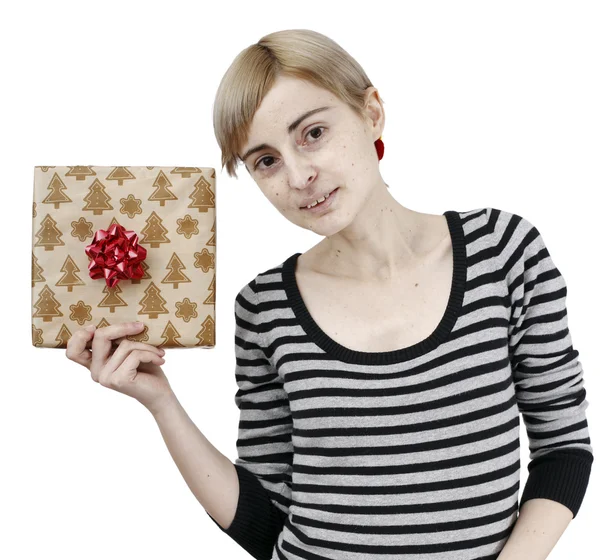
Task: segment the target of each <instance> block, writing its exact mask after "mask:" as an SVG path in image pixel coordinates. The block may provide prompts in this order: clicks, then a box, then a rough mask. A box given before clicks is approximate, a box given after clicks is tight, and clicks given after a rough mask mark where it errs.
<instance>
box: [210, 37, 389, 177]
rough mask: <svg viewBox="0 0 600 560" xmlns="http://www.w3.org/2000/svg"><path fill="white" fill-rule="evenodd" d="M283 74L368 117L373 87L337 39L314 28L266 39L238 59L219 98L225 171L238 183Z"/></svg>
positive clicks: (216, 109)
mask: <svg viewBox="0 0 600 560" xmlns="http://www.w3.org/2000/svg"><path fill="white" fill-rule="evenodd" d="M278 76H289V77H296V78H300V79H303V80H306V81H308V82H311V83H313V84H315V85H316V86H319V87H321V88H323V89H326V90H328V91H330V92H332V93H333V94H334V95H336V96H337V97H338V98H339V99H341V100H342V101H343V102H344V103H346V104H347V105H348V106H349V107H350V108H351V109H352V110H353V111H354V112H355V113H356V114H357V115H358V116H359V117H360V118H361V119H363V120H364V119H365V112H364V101H365V98H364V93H365V90H366V89H367V88H368V87H371V86H372V85H373V84H372V83H371V81H370V80H369V78H368V76H367V75H366V73H365V71H364V70H363V69H362V67H361V66H360V64H358V62H356V60H354V58H352V56H350V55H349V54H348V53H347V52H346V51H345V50H344V49H343V48H342V47H340V46H339V45H338V44H337V43H336V42H335V41H333V40H332V39H330V38H329V37H326V36H325V35H322V34H321V33H317V32H316V31H312V30H310V29H288V30H283V31H277V32H275V33H270V34H269V35H265V36H264V37H263V38H262V39H260V40H259V41H258V43H256V44H254V45H250V46H249V47H247V48H246V49H244V50H243V51H242V52H241V53H240V54H238V55H237V56H236V58H235V59H234V61H233V62H232V64H231V66H230V67H229V68H228V69H227V72H225V75H224V76H223V78H222V80H221V83H220V84H219V88H218V90H217V94H216V96H215V102H214V106H213V126H214V130H215V136H216V139H217V143H218V145H219V148H220V149H221V164H222V168H223V167H224V168H226V169H227V173H228V174H229V176H230V177H235V178H236V179H237V173H236V167H237V165H238V162H239V163H241V155H240V151H241V148H242V146H244V144H245V143H246V141H247V138H248V132H249V129H250V124H251V122H252V119H253V117H254V114H255V112H256V110H257V109H258V107H259V105H260V103H261V101H262V100H263V98H264V97H265V95H266V94H267V93H268V91H269V90H270V89H271V87H272V86H273V83H274V82H275V80H276V79H277V77H278ZM380 99H381V96H380ZM381 102H382V103H383V99H381Z"/></svg>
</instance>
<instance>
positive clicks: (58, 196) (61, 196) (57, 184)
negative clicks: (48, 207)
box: [42, 173, 73, 209]
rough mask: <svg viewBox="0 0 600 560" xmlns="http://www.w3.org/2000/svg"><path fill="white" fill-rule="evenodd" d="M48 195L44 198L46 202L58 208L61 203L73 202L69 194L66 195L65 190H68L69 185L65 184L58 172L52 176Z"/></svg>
mask: <svg viewBox="0 0 600 560" xmlns="http://www.w3.org/2000/svg"><path fill="white" fill-rule="evenodd" d="M48 190H49V191H50V192H49V193H48V196H47V197H46V198H44V200H42V202H45V203H46V204H54V208H56V209H58V208H59V207H60V204H61V203H63V204H64V203H65V202H73V201H72V200H71V199H70V198H69V197H68V195H66V194H65V193H64V192H63V191H65V190H67V185H65V184H64V183H63V181H62V179H61V178H60V177H59V176H58V173H55V174H54V175H53V176H52V180H51V181H50V184H49V185H48Z"/></svg>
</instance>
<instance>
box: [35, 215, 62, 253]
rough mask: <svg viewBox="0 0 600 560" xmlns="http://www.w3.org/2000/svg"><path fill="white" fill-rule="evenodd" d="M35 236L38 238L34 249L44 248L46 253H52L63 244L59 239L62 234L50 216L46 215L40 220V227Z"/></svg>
mask: <svg viewBox="0 0 600 560" xmlns="http://www.w3.org/2000/svg"><path fill="white" fill-rule="evenodd" d="M35 235H36V237H37V238H38V241H37V243H36V244H35V247H44V249H46V251H54V247H58V246H61V245H64V244H65V242H64V241H63V240H62V239H61V237H62V232H61V231H60V230H59V229H58V228H57V227H56V222H55V221H54V220H53V219H52V216H50V214H46V217H45V218H44V219H43V220H42V226H41V227H40V229H39V230H38V232H37V233H36V234H35Z"/></svg>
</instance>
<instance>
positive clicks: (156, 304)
mask: <svg viewBox="0 0 600 560" xmlns="http://www.w3.org/2000/svg"><path fill="white" fill-rule="evenodd" d="M144 294H145V296H144V297H143V298H142V299H141V300H140V301H139V302H138V303H139V304H140V305H141V306H142V309H141V310H140V311H139V312H138V315H142V314H144V315H148V318H149V319H156V318H157V317H158V315H159V314H163V313H168V312H169V311H168V309H167V308H166V307H165V304H166V303H167V300H166V299H164V298H163V297H162V296H161V295H160V289H159V288H158V287H157V286H156V284H155V283H154V282H150V285H149V286H148V287H147V288H146V289H145V290H144Z"/></svg>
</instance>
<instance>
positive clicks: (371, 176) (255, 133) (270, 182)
mask: <svg viewBox="0 0 600 560" xmlns="http://www.w3.org/2000/svg"><path fill="white" fill-rule="evenodd" d="M323 107H326V109H323V110H321V111H318V112H314V113H313V114H311V115H309V116H307V117H306V118H304V119H302V120H301V121H298V119H299V118H300V117H302V116H303V115H305V114H306V113H308V112H309V111H314V110H315V109H321V108H323ZM365 111H366V113H367V115H368V118H367V120H366V121H363V120H361V118H360V117H359V116H358V115H357V114H356V113H355V112H354V111H353V110H352V109H351V108H350V107H349V106H348V105H346V104H345V103H344V102H342V101H340V100H339V99H338V98H337V97H336V96H335V95H333V94H332V93H330V92H329V91H327V90H324V89H321V88H319V87H317V86H315V85H313V84H311V83H309V82H306V81H304V80H299V79H297V78H290V77H279V78H278V79H277V81H276V82H275V84H274V86H273V87H272V88H271V90H270V91H269V92H268V93H267V95H266V96H265V98H264V99H263V101H262V103H261V105H260V106H259V108H258V110H257V111H256V114H255V115H254V119H253V121H252V123H251V128H250V132H249V136H248V140H247V142H246V144H245V145H244V146H243V147H242V150H241V152H240V155H241V156H242V157H244V156H245V155H246V154H247V153H248V152H251V153H250V154H249V155H247V156H246V157H245V159H244V164H245V165H246V169H247V170H248V172H249V173H250V175H251V176H252V178H253V179H254V181H255V182H256V184H257V185H258V187H259V188H260V190H261V191H262V192H263V194H264V195H265V196H266V197H267V199H268V200H269V201H270V202H271V203H272V204H273V206H275V208H277V210H279V212H280V213H281V214H282V215H283V216H285V217H286V218H287V219H288V220H290V221H291V222H293V223H294V224H296V225H298V226H300V227H302V228H305V229H309V230H312V231H314V232H315V233H318V234H320V235H325V236H330V235H333V234H335V233H337V232H339V231H341V230H343V229H344V228H345V227H347V226H348V225H350V224H351V223H352V222H353V221H354V219H355V217H356V216H357V214H359V213H360V212H361V210H362V209H363V208H365V206H366V205H367V202H368V199H369V198H370V196H371V194H372V192H373V189H374V186H375V185H383V188H384V189H385V184H384V183H383V181H382V178H381V175H380V173H379V160H378V159H377V153H376V150H375V146H374V142H375V140H377V139H378V138H379V137H380V136H381V134H382V131H383V124H384V115H383V107H382V105H381V102H380V99H379V95H378V93H377V90H376V89H375V88H374V87H372V88H369V89H368V90H366V91H365ZM292 125H293V126H292ZM289 128H293V130H291V131H290V130H289ZM263 144H264V145H265V146H263V147H260V149H259V150H257V151H252V149H253V148H255V147H259V146H261V145H263ZM335 189H337V191H335V192H334V193H333V195H331V200H326V201H325V204H326V205H327V206H323V207H322V208H317V209H316V210H317V212H312V211H310V210H306V209H302V208H301V206H306V205H307V204H309V202H308V201H310V203H313V202H314V200H315V199H317V198H321V197H322V196H323V195H324V194H327V193H331V192H332V191H334V190H335Z"/></svg>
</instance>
